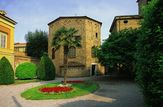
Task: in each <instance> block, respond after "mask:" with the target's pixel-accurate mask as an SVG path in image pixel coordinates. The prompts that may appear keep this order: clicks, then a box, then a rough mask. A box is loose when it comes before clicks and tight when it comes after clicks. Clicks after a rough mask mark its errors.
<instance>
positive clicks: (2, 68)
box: [0, 57, 14, 84]
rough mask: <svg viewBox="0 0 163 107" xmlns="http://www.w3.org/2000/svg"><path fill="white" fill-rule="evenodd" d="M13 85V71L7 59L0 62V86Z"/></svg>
mask: <svg viewBox="0 0 163 107" xmlns="http://www.w3.org/2000/svg"><path fill="white" fill-rule="evenodd" d="M12 83H14V70H13V68H12V66H11V64H10V62H9V61H8V59H7V58H5V57H3V58H2V59H1V60H0V84H12Z"/></svg>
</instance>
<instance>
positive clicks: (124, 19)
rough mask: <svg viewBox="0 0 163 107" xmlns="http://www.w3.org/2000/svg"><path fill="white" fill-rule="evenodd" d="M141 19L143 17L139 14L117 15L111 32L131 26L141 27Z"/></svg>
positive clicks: (133, 27)
mask: <svg viewBox="0 0 163 107" xmlns="http://www.w3.org/2000/svg"><path fill="white" fill-rule="evenodd" d="M141 19H142V17H141V16H139V15H125V16H115V18H114V20H113V22H112V25H111V27H110V32H119V31H121V30H124V29H129V28H132V29H135V28H139V27H140V20H141Z"/></svg>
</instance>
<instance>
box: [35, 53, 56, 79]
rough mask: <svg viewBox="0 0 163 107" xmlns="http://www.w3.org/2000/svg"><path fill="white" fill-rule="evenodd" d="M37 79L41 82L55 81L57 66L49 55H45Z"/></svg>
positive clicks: (39, 66)
mask: <svg viewBox="0 0 163 107" xmlns="http://www.w3.org/2000/svg"><path fill="white" fill-rule="evenodd" d="M37 77H38V78H39V79H41V80H53V79H55V66H54V64H53V62H52V61H51V59H50V58H49V56H48V54H47V53H44V54H43V56H42V57H41V60H40V63H39V65H38V69H37Z"/></svg>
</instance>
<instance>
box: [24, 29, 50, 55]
mask: <svg viewBox="0 0 163 107" xmlns="http://www.w3.org/2000/svg"><path fill="white" fill-rule="evenodd" d="M25 39H26V42H27V48H26V52H27V55H28V56H32V57H36V58H40V57H41V56H42V55H43V53H44V52H47V51H48V36H47V32H44V31H38V30H36V31H35V32H28V33H27V34H26V35H25Z"/></svg>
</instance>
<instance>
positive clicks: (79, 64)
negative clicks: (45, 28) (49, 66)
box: [48, 16, 104, 77]
mask: <svg viewBox="0 0 163 107" xmlns="http://www.w3.org/2000/svg"><path fill="white" fill-rule="evenodd" d="M48 25H49V37H48V54H49V56H50V57H51V58H52V60H53V62H54V64H55V66H56V73H57V75H58V76H63V73H64V71H63V57H64V55H63V47H61V48H60V49H59V50H57V51H56V52H55V53H54V49H53V47H52V46H51V42H52V38H53V34H54V32H55V31H56V30H58V29H59V28H61V27H63V26H64V27H66V28H75V29H76V30H78V32H77V34H75V37H76V38H81V45H82V46H81V47H79V48H77V47H70V48H69V58H68V72H67V75H68V76H71V77H73V76H75V77H76V76H90V75H97V74H98V73H101V74H103V73H104V70H103V67H102V66H101V65H100V64H99V63H98V60H97V59H96V58H95V57H94V55H93V51H92V50H93V48H94V47H96V46H100V44H101V25H102V23H101V22H99V21H97V20H94V19H92V18H90V17H87V16H72V17H59V18H57V19H55V20H54V21H52V22H50V23H49V24H48Z"/></svg>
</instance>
